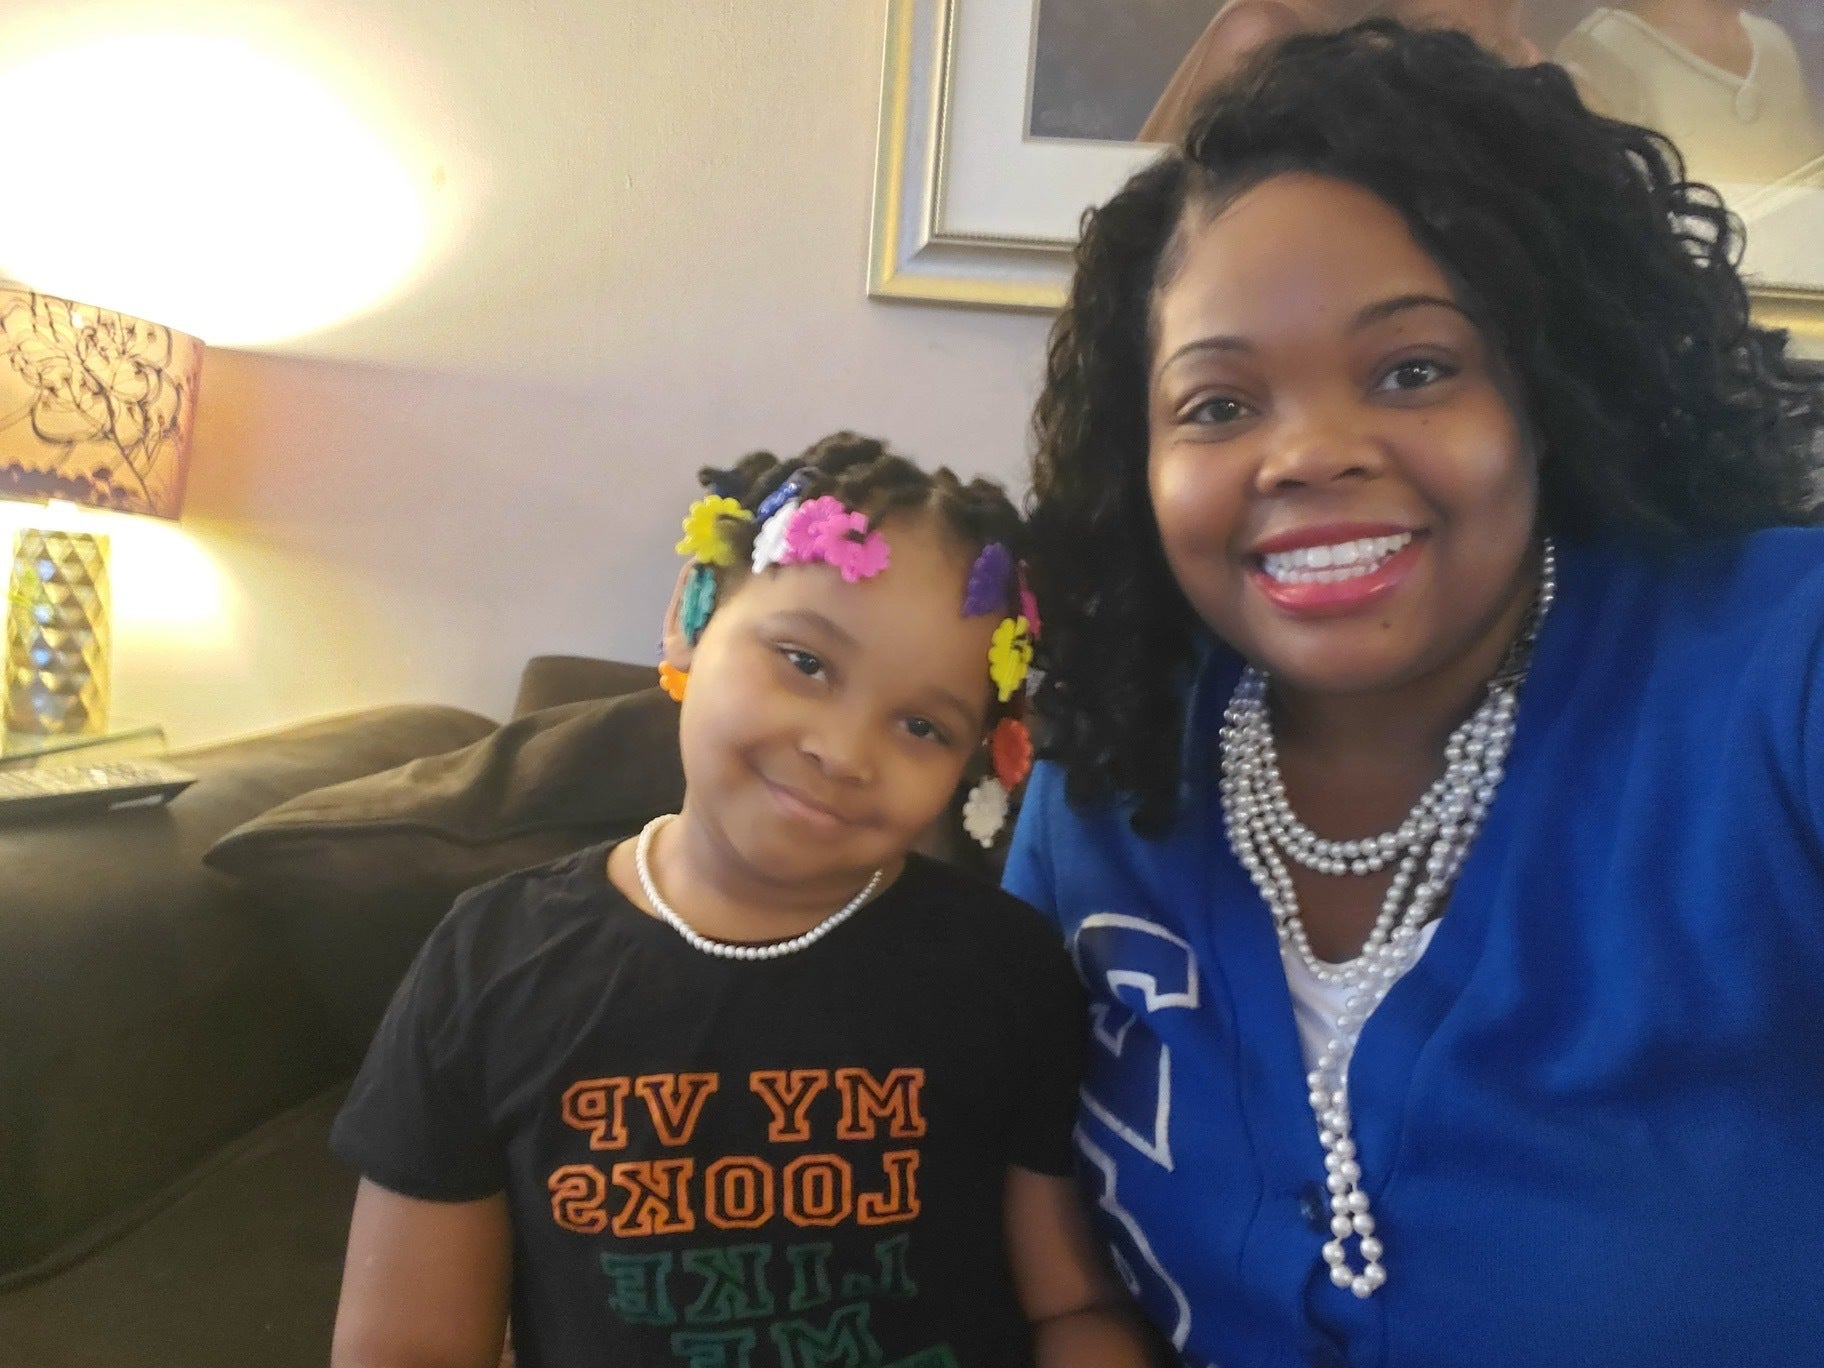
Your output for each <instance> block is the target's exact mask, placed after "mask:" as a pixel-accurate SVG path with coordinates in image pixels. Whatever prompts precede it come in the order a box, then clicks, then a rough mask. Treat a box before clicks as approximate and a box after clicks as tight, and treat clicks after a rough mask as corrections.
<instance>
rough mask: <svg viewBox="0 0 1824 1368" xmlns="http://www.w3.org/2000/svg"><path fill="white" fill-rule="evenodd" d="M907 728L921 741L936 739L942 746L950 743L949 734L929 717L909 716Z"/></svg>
mask: <svg viewBox="0 0 1824 1368" xmlns="http://www.w3.org/2000/svg"><path fill="white" fill-rule="evenodd" d="M906 730H907V731H909V732H911V733H912V735H914V736H916V737H917V738H918V739H919V740H920V741H935V742H937V743H938V745H940V746H945V745H948V744H949V743H950V737H949V734H948V733H947V732H945V731H944V729H943V728H942V727H940V726H938V725H937V723H935V722H933V721H932V720H931V719H930V718H928V717H908V718H907V719H906Z"/></svg>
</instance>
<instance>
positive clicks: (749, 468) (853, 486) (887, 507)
mask: <svg viewBox="0 0 1824 1368" xmlns="http://www.w3.org/2000/svg"><path fill="white" fill-rule="evenodd" d="M788 480H796V481H797V484H796V493H797V496H798V497H800V498H804V499H814V498H817V497H819V496H821V495H824V494H831V495H834V496H835V497H836V498H837V499H838V500H839V501H841V503H842V504H843V505H844V506H845V507H847V508H850V509H853V510H855V511H856V512H858V513H866V514H867V515H868V518H869V520H870V521H871V522H874V523H876V524H878V523H881V522H885V521H887V520H888V519H891V518H903V517H905V516H906V515H908V514H921V513H922V514H926V515H928V516H930V517H932V518H933V519H935V521H936V523H937V525H938V526H939V527H941V528H942V529H943V530H944V531H945V532H946V533H947V534H948V535H949V536H950V537H951V539H952V540H954V541H955V543H956V545H957V549H958V550H959V551H960V552H962V553H963V554H964V555H965V556H967V557H968V558H969V559H970V560H973V559H974V558H975V557H976V556H977V555H978V554H980V552H981V550H982V548H983V547H985V546H987V545H988V544H989V543H990V542H999V543H1001V545H1003V546H1005V547H1006V548H1007V550H1008V552H1009V554H1011V555H1012V556H1013V557H1014V558H1015V559H1016V560H1017V559H1019V558H1020V557H1021V556H1023V555H1024V554H1025V549H1026V529H1025V524H1024V522H1023V521H1022V520H1021V518H1020V514H1019V510H1018V509H1016V508H1015V507H1014V506H1013V503H1012V501H1011V500H1009V499H1008V497H1007V493H1006V491H1005V490H1003V489H1002V488H1001V487H1000V486H999V485H998V484H996V483H994V482H993V481H992V480H982V479H975V480H971V481H969V482H968V483H967V484H964V483H963V482H962V481H961V480H960V479H958V478H957V477H956V476H955V475H954V474H952V473H951V472H950V470H949V468H948V467H944V466H940V467H939V468H938V469H937V470H934V471H929V472H927V471H925V470H922V469H920V468H919V467H918V466H916V465H914V464H913V463H912V462H911V461H909V460H907V459H906V458H905V457H903V456H900V455H897V454H895V453H894V452H892V451H889V450H888V449H887V446H886V444H885V443H884V442H880V441H877V440H875V439H874V438H872V437H861V436H857V435H856V434H855V433H853V432H836V433H832V434H831V435H830V436H828V437H825V438H823V439H822V440H820V441H817V442H814V443H812V444H811V445H810V446H809V447H807V448H806V449H805V450H804V452H803V453H802V454H801V455H798V456H794V457H791V458H790V459H787V460H781V459H780V458H779V457H777V456H775V455H773V454H772V453H771V452H768V451H756V452H754V453H752V454H751V455H748V456H744V457H742V458H741V459H740V460H739V461H738V462H736V463H735V464H734V465H733V466H730V467H729V468H728V469H726V470H718V469H716V468H715V467H713V466H705V467H704V468H703V469H702V470H699V471H698V472H697V482H698V483H699V484H701V485H702V486H703V487H704V488H705V489H706V490H708V491H710V492H711V493H712V494H721V495H723V496H724V497H726V498H730V499H734V500H735V501H736V502H738V503H739V504H740V505H741V506H742V507H743V508H745V509H747V511H748V512H750V513H753V512H756V511H757V510H758V509H759V507H760V505H761V504H762V503H764V502H765V501H766V498H767V496H768V495H770V494H772V493H774V492H775V491H776V490H778V489H780V488H781V487H783V486H784V485H785V483H786V482H787V481H788ZM723 521H724V527H725V530H726V531H727V533H728V538H729V541H730V543H731V544H732V545H733V546H734V548H735V551H736V565H737V566H742V565H746V564H747V563H748V560H749V558H750V556H751V554H752V551H753V543H754V538H755V536H757V535H758V533H759V530H760V520H759V519H758V518H756V519H754V520H752V521H749V522H743V521H740V520H738V519H724V520H723ZM959 611H960V605H959Z"/></svg>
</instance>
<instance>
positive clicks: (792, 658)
mask: <svg viewBox="0 0 1824 1368" xmlns="http://www.w3.org/2000/svg"><path fill="white" fill-rule="evenodd" d="M779 654H780V655H782V656H784V657H785V662H786V664H788V665H790V666H791V667H792V668H793V669H794V670H796V671H798V673H799V674H801V675H803V676H805V678H807V679H815V678H817V676H818V675H820V674H822V673H823V659H822V657H820V656H816V655H813V654H812V653H811V652H809V651H801V650H799V649H798V648H797V647H795V646H784V647H781V648H780V651H779Z"/></svg>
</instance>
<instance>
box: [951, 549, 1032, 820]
mask: <svg viewBox="0 0 1824 1368" xmlns="http://www.w3.org/2000/svg"><path fill="white" fill-rule="evenodd" d="M989 613H999V614H1002V617H1001V621H1000V624H999V625H998V626H996V627H995V629H994V637H993V639H992V641H991V643H990V644H989V647H988V677H989V679H991V680H992V681H993V682H994V690H995V697H996V698H997V699H998V700H999V701H1000V702H1001V703H1003V704H1007V703H1013V702H1014V700H1015V698H1016V697H1018V698H1019V699H1020V700H1021V705H1020V706H1021V710H1022V711H1023V703H1024V697H1025V691H1026V688H1027V683H1028V680H1029V677H1030V675H1031V671H1032V651H1033V640H1034V638H1035V637H1036V636H1037V635H1038V621H1039V605H1038V601H1037V600H1036V599H1035V598H1034V597H1033V593H1032V589H1031V587H1030V586H1029V585H1028V584H1027V581H1026V567H1025V565H1024V564H1016V563H1015V561H1014V559H1013V556H1012V553H1010V552H1009V551H1008V550H1007V548H1006V547H1005V546H1004V545H1002V544H1001V543H1000V542H990V543H989V544H988V545H987V546H984V547H983V548H982V550H981V554H980V555H978V556H977V557H976V558H975V563H974V564H973V565H972V566H970V568H969V578H968V581H967V584H966V585H965V587H964V590H963V616H964V617H966V618H970V617H983V616H985V615H987V614H989ZM988 759H989V768H988V773H986V774H984V775H983V776H982V777H981V779H980V780H978V781H977V782H976V784H975V787H974V788H972V789H970V791H969V797H968V798H967V799H966V800H965V801H964V803H963V829H964V830H965V831H967V832H968V833H969V835H970V837H971V838H972V839H973V840H975V841H976V842H977V843H978V844H980V845H981V846H982V847H983V848H984V849H986V848H989V847H992V846H993V845H994V842H995V840H996V838H997V837H999V835H1000V833H1001V829H1002V828H1003V827H1005V826H1006V825H1007V816H1008V813H1009V811H1010V809H1011V806H1012V798H1013V792H1014V790H1015V789H1017V788H1018V787H1019V786H1020V785H1021V784H1022V783H1024V782H1025V779H1026V776H1027V775H1028V774H1029V773H1030V772H1031V770H1032V734H1031V733H1030V732H1029V731H1028V730H1027V727H1026V724H1025V722H1023V721H1022V720H1021V719H1020V718H1019V717H1018V716H1017V715H1016V716H1009V717H1003V718H1002V719H1001V720H1000V721H999V722H998V723H996V724H995V727H994V730H993V732H992V733H990V735H989V738H988Z"/></svg>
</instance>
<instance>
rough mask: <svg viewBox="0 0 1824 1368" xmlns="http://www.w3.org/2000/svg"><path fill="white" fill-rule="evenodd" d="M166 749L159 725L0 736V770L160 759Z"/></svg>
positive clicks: (117, 725)
mask: <svg viewBox="0 0 1824 1368" xmlns="http://www.w3.org/2000/svg"><path fill="white" fill-rule="evenodd" d="M164 749H165V729H164V727H162V726H161V725H159V724H158V723H156V722H133V721H124V720H123V721H120V722H116V723H114V724H113V725H112V726H110V727H109V728H108V729H107V730H106V731H99V732H88V733H85V734H83V735H58V736H40V735H37V734H36V733H30V732H10V731H9V732H0V769H36V768H38V767H40V766H47V767H48V766H51V765H75V764H81V763H83V762H85V761H91V760H124V759H129V758H131V757H133V756H139V755H160V754H162V753H163V752H164Z"/></svg>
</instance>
